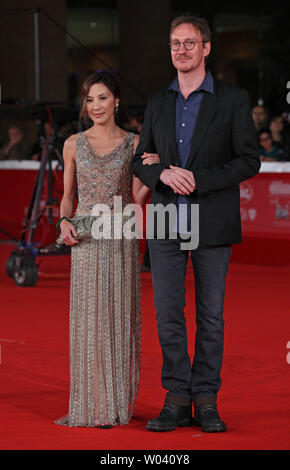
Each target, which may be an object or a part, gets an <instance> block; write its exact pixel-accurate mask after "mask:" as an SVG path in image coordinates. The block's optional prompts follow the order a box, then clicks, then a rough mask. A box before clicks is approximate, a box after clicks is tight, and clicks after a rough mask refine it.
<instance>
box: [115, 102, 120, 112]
mask: <svg viewBox="0 0 290 470" xmlns="http://www.w3.org/2000/svg"><path fill="white" fill-rule="evenodd" d="M118 109H119V103H117V104H116V106H115V113H116V114H117V112H118Z"/></svg>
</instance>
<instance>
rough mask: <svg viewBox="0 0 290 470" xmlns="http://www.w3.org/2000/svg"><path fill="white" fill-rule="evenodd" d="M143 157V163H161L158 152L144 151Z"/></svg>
mask: <svg viewBox="0 0 290 470" xmlns="http://www.w3.org/2000/svg"><path fill="white" fill-rule="evenodd" d="M141 158H143V165H154V164H155V163H160V158H159V155H158V153H147V152H144V153H143V155H142V156H141Z"/></svg>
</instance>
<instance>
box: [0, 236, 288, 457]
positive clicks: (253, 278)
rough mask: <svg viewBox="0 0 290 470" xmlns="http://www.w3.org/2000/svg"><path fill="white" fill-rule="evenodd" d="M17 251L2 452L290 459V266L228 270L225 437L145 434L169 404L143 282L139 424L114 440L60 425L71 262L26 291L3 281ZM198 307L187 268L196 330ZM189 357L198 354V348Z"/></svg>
mask: <svg viewBox="0 0 290 470" xmlns="http://www.w3.org/2000/svg"><path fill="white" fill-rule="evenodd" d="M12 248H13V247H12V245H0V263H1V272H0V279H1V311H2V314H1V333H0V344H1V368H0V372H1V389H0V407H1V430H0V448H1V449H107V450H110V449H158V450H159V449H168V450H169V449H172V450H173V449H181V450H183V449H187V450H188V449H193V450H194V449H290V444H289V443H290V399H289V385H290V364H288V363H287V353H290V347H289V349H287V343H288V341H290V315H289V313H290V305H289V283H290V267H289V266H288V267H269V266H255V265H246V264H236V263H231V265H230V270H229V275H228V278H227V295H226V302H225V322H226V336H225V355H224V367H223V371H222V379H223V385H222V388H221V391H220V394H219V409H220V412H221V415H222V418H223V419H224V420H225V421H226V423H227V426H228V432H227V433H221V434H205V433H202V432H201V430H200V429H199V428H197V427H191V428H184V429H177V430H176V431H174V432H169V433H151V432H149V431H146V429H145V428H144V426H145V424H146V422H147V420H148V419H149V418H151V417H153V416H155V415H158V414H159V411H160V408H161V406H162V403H163V398H164V395H165V391H164V390H163V389H162V388H161V385H160V366H161V354H160V348H159V344H158V338H157V332H156V327H155V313H154V309H153V292H152V284H151V274H150V273H142V305H143V309H142V311H143V327H142V331H143V354H142V374H141V383H140V390H139V395H138V400H137V405H136V408H135V413H134V418H133V419H132V421H131V423H130V424H129V425H127V426H122V427H120V426H119V427H116V428H113V429H110V430H98V429H94V428H92V429H85V428H67V427H61V426H57V425H55V424H54V420H55V419H56V418H58V417H60V416H62V415H64V414H65V413H66V412H67V409H68V397H69V317H68V315H69V311H68V307H69V290H68V289H69V277H68V273H69V257H46V258H42V264H41V266H40V278H39V281H38V283H37V285H36V286H35V287H32V288H19V287H16V285H15V284H14V281H13V280H11V279H10V278H9V277H8V276H7V275H6V274H5V262H6V260H7V258H8V256H9V254H10V252H11V251H12ZM234 249H235V248H234ZM193 302H194V295H193V276H192V270H191V269H190V265H189V269H188V276H187V308H186V314H187V323H188V328H189V329H190V330H193V328H194V326H193V325H194V321H193V311H194V309H193V308H191V306H192V305H193ZM189 348H190V352H191V353H192V351H193V342H192V341H190V342H189ZM289 356H290V354H289ZM289 362H290V360H289Z"/></svg>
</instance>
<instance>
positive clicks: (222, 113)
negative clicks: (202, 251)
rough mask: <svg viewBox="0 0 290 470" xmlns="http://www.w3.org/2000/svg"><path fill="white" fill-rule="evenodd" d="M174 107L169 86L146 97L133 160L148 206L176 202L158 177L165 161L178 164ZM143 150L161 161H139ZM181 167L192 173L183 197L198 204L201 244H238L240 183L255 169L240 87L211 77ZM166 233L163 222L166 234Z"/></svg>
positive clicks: (254, 139)
mask: <svg viewBox="0 0 290 470" xmlns="http://www.w3.org/2000/svg"><path fill="white" fill-rule="evenodd" d="M175 105H176V92H174V91H173V90H172V91H171V90H170V91H169V90H168V89H163V90H161V91H159V92H158V93H156V94H155V95H153V96H152V97H151V99H150V100H149V102H148V106H147V109H146V112H145V117H144V124H143V127H142V131H141V134H140V141H139V145H138V147H137V150H136V154H135V156H134V157H133V160H132V168H133V172H134V174H135V175H136V176H137V177H138V178H140V180H141V181H142V182H143V183H144V184H145V185H146V186H148V187H149V188H150V189H151V190H152V193H151V199H150V203H151V204H158V203H161V204H163V205H165V206H166V205H167V204H169V203H174V204H176V199H177V195H176V194H175V193H174V191H173V190H172V189H171V188H170V187H169V186H167V185H165V184H163V183H162V182H161V181H160V180H159V175H160V173H161V172H162V171H163V170H164V169H165V168H169V165H175V166H177V165H179V166H180V162H179V157H178V152H177V144H176V137H175ZM144 152H154V153H158V154H159V156H160V163H159V164H154V165H143V164H142V159H141V155H142V154H143V153H144ZM186 169H188V170H191V171H192V172H193V175H194V178H195V181H196V186H197V189H196V190H195V191H193V193H191V194H190V195H189V196H188V197H189V200H190V202H191V203H194V204H199V240H200V243H202V244H205V245H227V244H233V243H240V242H241V216H240V190H239V183H241V182H242V181H244V180H246V179H248V178H251V177H252V176H254V175H256V174H257V173H258V172H259V169H260V158H259V150H258V145H257V137H256V131H255V127H254V124H253V120H252V112H251V104H250V99H249V95H248V93H247V92H246V91H245V90H242V89H240V88H238V87H236V86H233V85H228V84H225V83H223V82H220V81H218V80H214V94H210V93H207V92H205V96H204V98H203V101H202V104H201V108H200V112H199V115H198V119H197V122H196V126H195V130H194V134H193V137H192V142H191V150H190V154H189V157H188V161H187V165H186ZM168 233H169V231H168V223H167V226H166V234H165V237H166V238H167V237H168ZM155 236H156V235H155Z"/></svg>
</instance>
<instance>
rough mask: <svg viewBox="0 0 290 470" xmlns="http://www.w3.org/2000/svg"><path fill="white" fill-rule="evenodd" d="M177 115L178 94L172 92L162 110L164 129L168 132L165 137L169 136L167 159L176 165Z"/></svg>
mask: <svg viewBox="0 0 290 470" xmlns="http://www.w3.org/2000/svg"><path fill="white" fill-rule="evenodd" d="M175 114H176V93H175V92H174V91H170V92H169V93H168V96H167V99H166V102H165V105H164V106H163V110H162V115H161V119H162V123H163V128H164V130H165V132H166V134H165V135H167V136H168V138H167V140H168V152H167V158H168V163H170V164H172V165H175V164H176V159H179V157H178V149H177V144H176V133H175Z"/></svg>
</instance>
